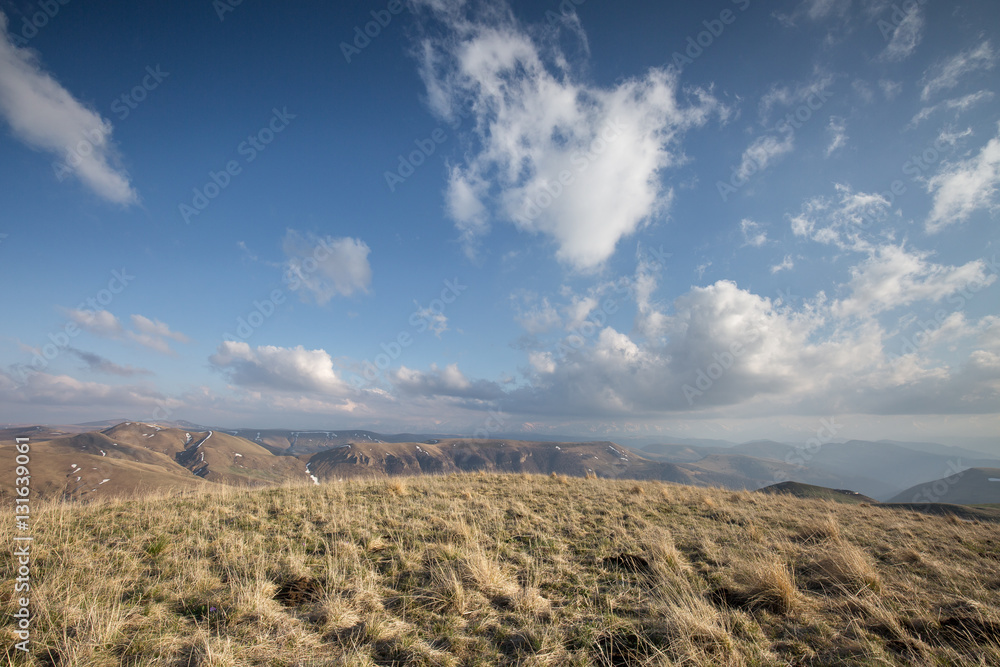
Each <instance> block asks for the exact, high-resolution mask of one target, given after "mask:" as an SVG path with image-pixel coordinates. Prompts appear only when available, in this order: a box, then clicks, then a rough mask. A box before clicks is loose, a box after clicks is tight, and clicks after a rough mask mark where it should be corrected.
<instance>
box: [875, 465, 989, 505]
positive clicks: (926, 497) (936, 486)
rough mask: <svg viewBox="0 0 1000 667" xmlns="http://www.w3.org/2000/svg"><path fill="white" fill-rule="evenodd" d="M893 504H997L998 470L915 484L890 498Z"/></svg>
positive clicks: (979, 470)
mask: <svg viewBox="0 0 1000 667" xmlns="http://www.w3.org/2000/svg"><path fill="white" fill-rule="evenodd" d="M890 502H893V503H952V504H955V505H992V504H997V503H1000V468H969V469H968V470H964V471H962V472H959V473H956V474H954V475H950V476H948V477H945V478H942V479H937V480H934V481H932V482H926V483H924V484H917V485H916V486H913V487H910V488H909V489H907V490H906V491H903V492H902V493H900V494H899V495H897V496H896V497H894V498H892V500H890Z"/></svg>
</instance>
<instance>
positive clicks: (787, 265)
mask: <svg viewBox="0 0 1000 667" xmlns="http://www.w3.org/2000/svg"><path fill="white" fill-rule="evenodd" d="M794 268H795V262H794V261H793V260H792V256H791V255H785V259H783V260H781V264H775V265H774V266H772V267H771V274H772V275H773V274H775V273H778V272H779V271H785V270H790V269H794Z"/></svg>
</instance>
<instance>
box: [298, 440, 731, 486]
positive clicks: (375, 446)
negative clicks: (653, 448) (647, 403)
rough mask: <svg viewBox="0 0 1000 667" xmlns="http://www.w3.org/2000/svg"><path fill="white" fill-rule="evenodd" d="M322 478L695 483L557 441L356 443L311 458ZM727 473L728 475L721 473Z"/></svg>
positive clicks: (673, 470)
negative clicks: (497, 476)
mask: <svg viewBox="0 0 1000 667" xmlns="http://www.w3.org/2000/svg"><path fill="white" fill-rule="evenodd" d="M309 469H310V472H311V473H312V474H313V475H316V476H317V477H318V478H319V479H320V480H326V479H338V478H343V477H355V476H374V477H382V476H389V475H417V474H426V473H430V474H440V473H451V472H463V471H464V472H473V471H483V472H528V473H541V474H549V473H553V472H554V473H558V474H562V475H570V476H573V477H586V476H588V475H591V476H597V477H603V478H621V477H625V478H629V479H663V480H669V481H678V482H682V481H683V482H686V481H693V480H694V479H695V475H693V474H692V473H691V472H690V471H687V470H686V469H683V468H681V467H679V466H674V465H671V464H665V463H659V462H655V461H650V460H649V459H646V458H644V457H642V456H639V455H637V454H635V453H634V452H632V451H631V450H628V449H625V448H624V447H620V446H618V445H615V444H614V443H611V442H585V443H553V442H523V441H517V440H469V439H448V440H435V439H432V440H430V441H428V442H422V443H416V442H409V443H369V442H362V443H352V444H345V445H341V446H339V447H336V448H334V449H329V450H326V451H324V452H320V453H318V454H314V455H313V456H311V457H309ZM718 477H720V478H721V477H722V476H718Z"/></svg>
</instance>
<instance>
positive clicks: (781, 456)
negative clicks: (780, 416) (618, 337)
mask: <svg viewBox="0 0 1000 667" xmlns="http://www.w3.org/2000/svg"><path fill="white" fill-rule="evenodd" d="M642 453H643V454H644V455H646V456H650V457H653V458H656V459H658V460H661V461H667V462H671V463H676V464H685V465H690V466H695V467H710V468H712V469H713V470H719V469H720V467H726V468H727V469H728V471H729V472H731V473H733V474H738V475H743V476H745V477H747V478H748V479H753V480H757V481H758V482H759V484H758V486H767V485H769V484H773V483H777V482H783V481H789V480H794V481H798V482H803V483H806V484H814V485H817V486H824V487H829V488H837V489H850V490H852V491H857V492H859V493H862V494H864V495H866V496H871V497H872V498H875V499H878V500H883V501H884V500H888V499H890V498H893V497H894V496H897V495H898V494H900V493H901V492H902V491H903V490H904V489H908V488H909V487H912V486H915V485H917V484H921V483H923V482H927V481H928V480H934V479H938V478H941V477H946V476H948V475H951V474H954V473H955V472H958V471H960V470H965V469H968V468H976V467H998V466H1000V459H997V458H989V457H988V456H987V455H986V454H983V453H982V452H977V451H975V450H969V449H963V448H958V447H948V446H946V445H938V444H934V443H902V442H892V441H888V440H881V441H878V442H871V441H865V440H851V441H849V442H842V443H837V442H831V443H827V444H825V445H822V446H819V447H816V448H813V449H809V448H804V447H797V446H794V445H789V444H786V443H780V442H774V441H772V440H757V441H753V442H746V443H743V444H740V445H734V446H732V447H725V448H720V447H693V446H690V445H683V444H661V445H648V446H646V447H644V448H643V450H642ZM762 461H763V462H768V464H767V465H764V464H762V463H761V462H762ZM779 463H780V464H783V467H781V468H780V471H779V473H778V476H777V477H771V478H770V479H765V478H764V477H763V476H762V475H761V474H760V473H761V472H762V471H763V470H766V469H767V468H768V467H775V466H776V465H777V464H779Z"/></svg>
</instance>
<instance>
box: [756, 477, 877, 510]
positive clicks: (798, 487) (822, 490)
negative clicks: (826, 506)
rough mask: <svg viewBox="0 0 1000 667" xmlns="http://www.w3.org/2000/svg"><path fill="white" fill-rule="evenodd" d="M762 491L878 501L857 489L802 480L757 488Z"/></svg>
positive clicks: (841, 500) (855, 502)
mask: <svg viewBox="0 0 1000 667" xmlns="http://www.w3.org/2000/svg"><path fill="white" fill-rule="evenodd" d="M757 491H759V492H760V493H771V494H782V495H789V496H795V497H796V498H811V499H814V500H832V501H834V502H838V503H848V504H851V505H858V504H860V503H877V502H878V501H877V500H874V499H872V498H869V497H868V496H863V495H861V494H860V493H857V492H855V491H849V490H847V489H828V488H826V487H825V486H815V485H813V484H802V483H800V482H782V483H780V484H772V485H771V486H768V487H765V488H763V489H757Z"/></svg>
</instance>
